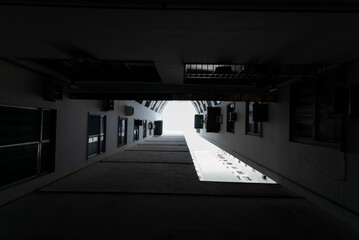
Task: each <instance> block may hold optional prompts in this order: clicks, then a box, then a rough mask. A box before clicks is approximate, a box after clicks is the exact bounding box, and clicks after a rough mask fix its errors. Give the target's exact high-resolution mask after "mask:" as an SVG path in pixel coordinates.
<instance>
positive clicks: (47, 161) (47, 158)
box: [40, 143, 55, 174]
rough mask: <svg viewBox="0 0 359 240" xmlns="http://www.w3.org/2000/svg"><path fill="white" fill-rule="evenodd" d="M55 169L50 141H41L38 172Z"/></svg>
mask: <svg viewBox="0 0 359 240" xmlns="http://www.w3.org/2000/svg"><path fill="white" fill-rule="evenodd" d="M54 169H55V156H54V152H53V148H52V143H42V146H41V165H40V174H43V173H46V172H52V171H54Z"/></svg>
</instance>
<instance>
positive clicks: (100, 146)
mask: <svg viewBox="0 0 359 240" xmlns="http://www.w3.org/2000/svg"><path fill="white" fill-rule="evenodd" d="M105 139H106V116H103V115H89V123H88V142H87V143H88V147H87V156H88V157H92V156H96V155H98V154H101V153H104V152H105V151H106V141H105Z"/></svg>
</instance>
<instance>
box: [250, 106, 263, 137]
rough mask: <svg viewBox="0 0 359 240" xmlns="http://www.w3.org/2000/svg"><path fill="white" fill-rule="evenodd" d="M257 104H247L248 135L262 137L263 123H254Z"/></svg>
mask: <svg viewBox="0 0 359 240" xmlns="http://www.w3.org/2000/svg"><path fill="white" fill-rule="evenodd" d="M255 104H259V103H256V102H247V103H246V134H248V135H254V136H260V137H261V136H262V122H258V121H254V120H255V119H254V109H255Z"/></svg>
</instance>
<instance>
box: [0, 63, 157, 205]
mask: <svg viewBox="0 0 359 240" xmlns="http://www.w3.org/2000/svg"><path fill="white" fill-rule="evenodd" d="M47 80H48V79H47ZM44 81H46V79H45V78H44V76H43V75H39V74H36V73H34V72H32V71H28V70H26V69H24V68H21V67H18V66H16V65H13V64H10V63H7V62H4V61H0V86H1V88H0V105H10V106H24V107H36V108H51V109H56V110H57V128H56V134H57V136H56V159H55V164H56V167H55V172H54V173H50V174H47V175H45V176H42V177H38V178H35V179H33V180H30V181H26V182H22V183H19V184H15V185H12V186H10V187H5V188H3V189H0V195H1V198H0V205H1V204H4V203H6V202H9V201H11V200H13V199H15V198H17V197H19V196H22V195H23V194H26V193H27V192H30V191H33V190H35V189H37V188H39V187H41V186H43V185H45V184H48V183H50V182H51V181H54V180H56V179H58V178H60V177H62V176H65V175H67V174H69V173H72V172H73V171H75V170H77V169H80V168H82V167H85V166H87V165H89V164H92V163H94V162H96V161H99V160H101V159H102V158H104V157H106V156H109V155H111V154H113V153H114V152H116V151H121V150H123V149H124V148H127V147H128V146H131V145H133V125H134V123H133V120H134V119H144V120H147V121H154V120H156V119H159V115H158V114H157V113H155V112H154V111H152V110H150V109H148V108H146V107H145V106H143V105H140V104H139V103H137V102H135V101H115V110H114V111H109V112H102V111H101V108H102V101H97V100H71V99H69V97H68V89H66V88H65V94H64V98H63V100H57V101H56V102H50V101H45V100H44V99H43V91H44V85H43V83H44ZM126 105H127V106H133V107H134V108H135V112H134V115H133V116H128V117H127V118H128V128H127V138H128V139H127V143H128V144H127V145H125V146H123V147H121V148H117V131H118V130H117V128H118V126H117V119H118V116H121V117H125V113H124V106H126ZM89 113H93V114H103V115H106V117H107V126H106V128H107V129H106V153H104V154H101V155H98V156H95V157H92V158H89V159H88V158H87V129H88V114H89ZM147 137H149V134H147ZM141 139H142V127H140V140H141Z"/></svg>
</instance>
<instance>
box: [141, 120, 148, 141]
mask: <svg viewBox="0 0 359 240" xmlns="http://www.w3.org/2000/svg"><path fill="white" fill-rule="evenodd" d="M142 137H143V138H146V137H147V120H143V136H142Z"/></svg>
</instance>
